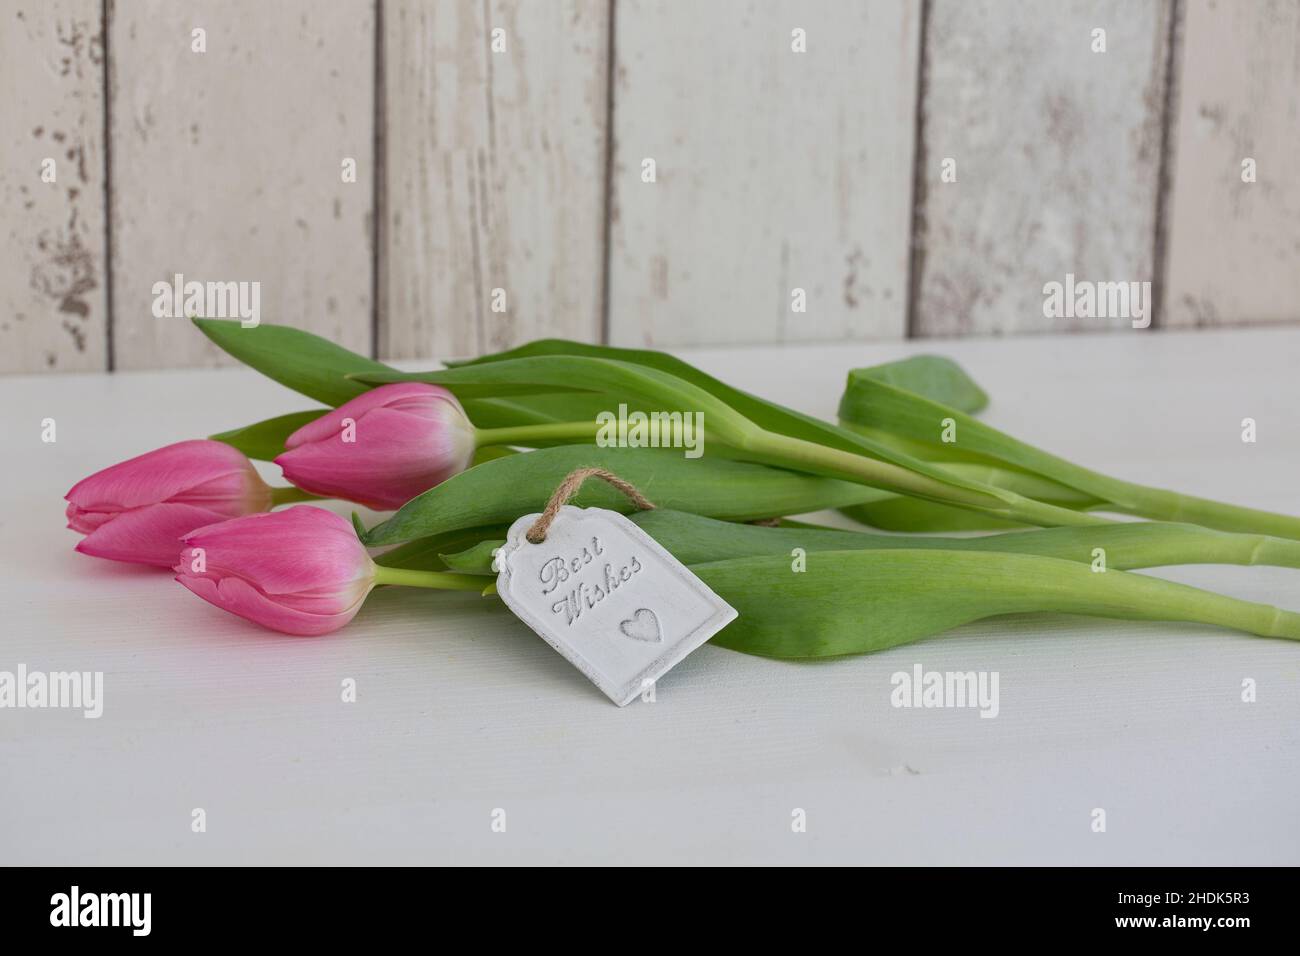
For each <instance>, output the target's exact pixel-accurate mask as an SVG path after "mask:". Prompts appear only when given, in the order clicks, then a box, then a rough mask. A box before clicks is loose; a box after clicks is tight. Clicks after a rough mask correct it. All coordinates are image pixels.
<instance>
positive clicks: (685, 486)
mask: <svg viewBox="0 0 1300 956" xmlns="http://www.w3.org/2000/svg"><path fill="white" fill-rule="evenodd" d="M588 466H594V467H598V468H605V469H607V470H609V471H612V472H614V473H615V474H616V475H618V476H620V477H621V478H624V479H626V480H627V481H630V482H631V483H632V484H633V485H635V486H636V487H637V488H638V489H640V491H641V492H642V494H644V495H645V496H646V497H647V498H648V499H649V500H650V501H652V502H654V503H655V504H656V505H658V506H659V507H665V508H674V509H678V510H689V511H694V512H698V513H699V514H705V515H711V516H713V517H716V518H727V519H731V520H739V521H748V520H752V519H757V518H765V517H769V516H772V515H787V514H804V513H807V512H810V511H818V510H821V509H823V508H839V507H842V506H844V505H847V504H852V503H853V502H855V501H861V500H863V498H864V497H866V496H867V495H870V494H871V493H872V491H871V489H869V488H866V487H865V486H863V485H857V484H854V483H852V482H847V481H837V480H835V479H833V478H820V477H817V476H814V475H805V474H801V473H799V472H793V471H786V470H784V469H780V468H769V467H767V466H765V465H755V464H750V463H747V462H737V461H729V460H727V459H724V458H716V457H709V456H705V457H703V458H696V459H688V458H684V457H683V456H682V454H681V452H680V451H674V450H671V449H649V448H599V447H595V446H592V445H563V446H560V447H556V448H542V449H539V450H537V451H531V452H528V453H527V454H523V455H510V456H508V457H505V458H498V459H496V460H493V461H488V462H484V463H483V464H481V465H476V466H474V467H473V468H471V469H469V470H468V471H464V472H461V473H460V474H459V475H456V476H455V477H453V478H450V479H448V480H447V481H444V482H443V483H442V484H440V485H438V486H437V487H435V488H431V489H429V490H428V491H426V492H425V493H424V494H422V495H420V496H419V497H416V498H413V499H411V500H410V501H409V502H407V503H406V504H405V505H403V506H402V508H401V510H399V511H398V512H397V513H396V514H394V515H393V516H392V517H391V518H389V519H388V520H387V521H384V522H383V523H381V524H378V525H376V526H375V527H373V528H371V529H370V531H369V532H368V533H367V534H366V535H364V536H363V538H362V540H363V541H365V543H366V544H367V545H370V546H378V545H386V544H397V543H400V542H403V541H410V540H412V539H415V538H423V537H427V536H429V535H435V534H442V533H444V532H446V531H452V530H456V529H460V528H474V527H479V526H482V525H490V524H497V523H509V522H512V521H514V520H515V519H516V518H518V517H520V516H521V515H525V514H530V513H532V512H536V511H540V510H541V509H542V508H543V507H545V505H546V502H547V500H548V499H549V498H550V496H551V493H552V492H554V491H555V488H556V486H557V485H559V483H560V482H561V481H563V480H564V478H565V476H567V475H568V474H569V472H571V471H573V470H574V469H575V468H582V467H588ZM574 503H575V504H577V505H579V506H583V507H587V506H596V507H601V508H610V509H612V510H615V511H622V512H627V511H631V510H633V506H632V504H631V503H630V502H629V501H628V500H627V499H626V498H625V497H624V496H623V495H622V494H620V493H619V492H617V491H615V490H614V489H613V488H611V487H609V486H608V485H607V484H605V482H603V481H596V480H593V481H588V482H587V483H586V484H585V485H583V487H582V490H581V492H579V494H578V495H577V497H576V498H575V499H574Z"/></svg>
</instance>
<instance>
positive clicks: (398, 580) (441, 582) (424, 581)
mask: <svg viewBox="0 0 1300 956" xmlns="http://www.w3.org/2000/svg"><path fill="white" fill-rule="evenodd" d="M375 584H379V585H383V584H394V585H398V586H400V587H407V588H433V589H436V590H439V591H482V590H483V587H484V581H483V577H482V576H481V575H477V574H452V573H449V572H446V571H415V570H412V569H410V568H387V567H384V566H383V565H382V564H377V565H375Z"/></svg>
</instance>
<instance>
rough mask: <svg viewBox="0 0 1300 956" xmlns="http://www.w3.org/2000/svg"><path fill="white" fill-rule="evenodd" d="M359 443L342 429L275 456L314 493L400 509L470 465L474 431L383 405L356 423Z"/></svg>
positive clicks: (295, 480)
mask: <svg viewBox="0 0 1300 956" xmlns="http://www.w3.org/2000/svg"><path fill="white" fill-rule="evenodd" d="M355 437H356V441H355V442H344V441H343V440H342V436H341V434H335V435H332V436H331V437H330V438H328V439H326V440H323V441H318V442H311V443H307V444H302V445H299V446H298V447H296V448H293V449H291V450H290V451H287V452H285V453H284V454H282V455H280V456H279V457H277V458H276V459H275V463H276V464H277V465H279V466H280V467H281V468H283V469H284V473H285V476H286V477H287V478H288V479H289V480H290V481H292V482H293V483H294V484H295V485H297V486H298V487H299V488H302V489H304V490H306V491H310V492H312V493H313V494H318V495H327V496H330V497H339V498H345V499H347V500H350V501H356V502H359V503H361V504H364V505H366V506H367V507H370V508H375V509H377V510H388V509H395V508H400V507H401V506H402V505H403V504H405V503H406V502H407V501H409V500H410V499H412V498H414V497H415V496H416V495H418V494H421V493H423V492H425V491H428V490H429V489H430V488H432V487H433V486H434V485H437V484H440V483H441V482H443V481H445V480H446V479H447V478H450V477H451V476H452V475H455V474H459V473H460V472H461V471H463V470H464V469H465V468H466V467H468V465H469V461H470V458H471V457H472V456H473V454H474V449H473V441H472V436H471V435H470V433H469V431H468V429H467V428H465V427H464V425H463V424H461V423H459V422H455V423H452V424H450V425H449V424H447V423H444V422H441V421H437V420H428V419H420V418H415V417H413V416H411V415H409V414H407V413H405V412H401V411H397V410H395V409H392V408H379V409H375V410H373V411H371V412H369V413H367V414H366V416H365V418H364V419H362V420H361V421H359V422H358V423H357V428H356V433H355Z"/></svg>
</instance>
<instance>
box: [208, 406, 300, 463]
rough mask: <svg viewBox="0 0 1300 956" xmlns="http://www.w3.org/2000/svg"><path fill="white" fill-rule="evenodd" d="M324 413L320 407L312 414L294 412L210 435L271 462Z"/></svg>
mask: <svg viewBox="0 0 1300 956" xmlns="http://www.w3.org/2000/svg"><path fill="white" fill-rule="evenodd" d="M324 414H325V409H323V408H318V409H315V410H314V411H309V412H291V413H290V414H288V415H279V416H277V417H276V418H268V419H266V420H265V421H260V422H257V423H256V424H254V425H245V426H244V427H243V428H235V429H232V430H231V431H228V432H221V433H220V434H217V435H212V436H210V437H211V438H212V440H213V441H223V442H225V443H226V444H227V445H230V446H232V447H234V448H238V449H239V450H240V451H242V452H243V453H244V454H245V455H247V456H248V457H249V458H256V459H257V460H259V461H272V460H274V459H275V457H276V456H277V455H279V454H280V453H281V452H282V451H284V443H285V440H286V439H287V438H288V437H289V436H290V435H292V434H293V433H294V432H296V431H297V430H298V429H299V428H302V426H303V425H306V424H307V423H308V422H313V421H315V420H316V419H318V418H320V416H322V415H324Z"/></svg>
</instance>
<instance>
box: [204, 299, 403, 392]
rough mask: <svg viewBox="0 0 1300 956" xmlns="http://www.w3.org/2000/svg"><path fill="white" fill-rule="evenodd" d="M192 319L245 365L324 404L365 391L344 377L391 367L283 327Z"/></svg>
mask: <svg viewBox="0 0 1300 956" xmlns="http://www.w3.org/2000/svg"><path fill="white" fill-rule="evenodd" d="M192 321H193V322H194V324H195V325H197V326H198V327H199V330H200V331H202V332H203V334H204V335H206V336H207V337H208V338H210V339H211V340H212V341H213V342H215V343H216V344H217V345H218V346H220V347H221V348H222V349H224V350H225V351H226V352H228V353H230V354H231V355H233V356H234V357H235V358H237V359H239V361H241V362H243V363H244V364H245V365H248V366H249V367H251V368H255V369H257V371H259V372H261V373H262V374H263V375H265V376H267V377H268V378H271V379H274V380H275V381H277V382H279V383H280V384H281V385H285V386H287V387H289V388H291V389H293V390H294V391H296V392H301V393H302V394H303V395H306V396H307V397H308V398H314V399H315V400H316V401H318V402H323V403H325V404H326V405H331V406H338V405H342V404H343V403H344V402H346V401H347V400H348V399H351V398H356V397H357V396H358V395H360V394H361V393H362V392H364V391H366V389H367V388H368V386H366V385H363V384H361V383H360V382H357V381H353V380H351V379H349V378H348V376H349V375H351V374H355V373H361V372H376V373H377V372H386V371H391V369H389V367H388V366H387V365H384V364H383V363H382V362H376V361H374V360H373V359H369V358H366V357H365V356H364V355H358V354H357V353H356V352H350V351H348V350H347V349H345V348H343V347H342V346H339V345H335V344H334V343H333V342H331V341H329V340H328V339H323V338H321V337H320V336H319V335H313V334H312V333H310V332H304V331H302V330H301V329H294V328H290V327H289V326H287V325H273V324H270V323H263V324H261V325H258V326H255V327H253V328H248V329H246V328H244V327H243V326H242V325H240V323H239V322H238V321H236V320H234V319H193V320H192Z"/></svg>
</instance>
